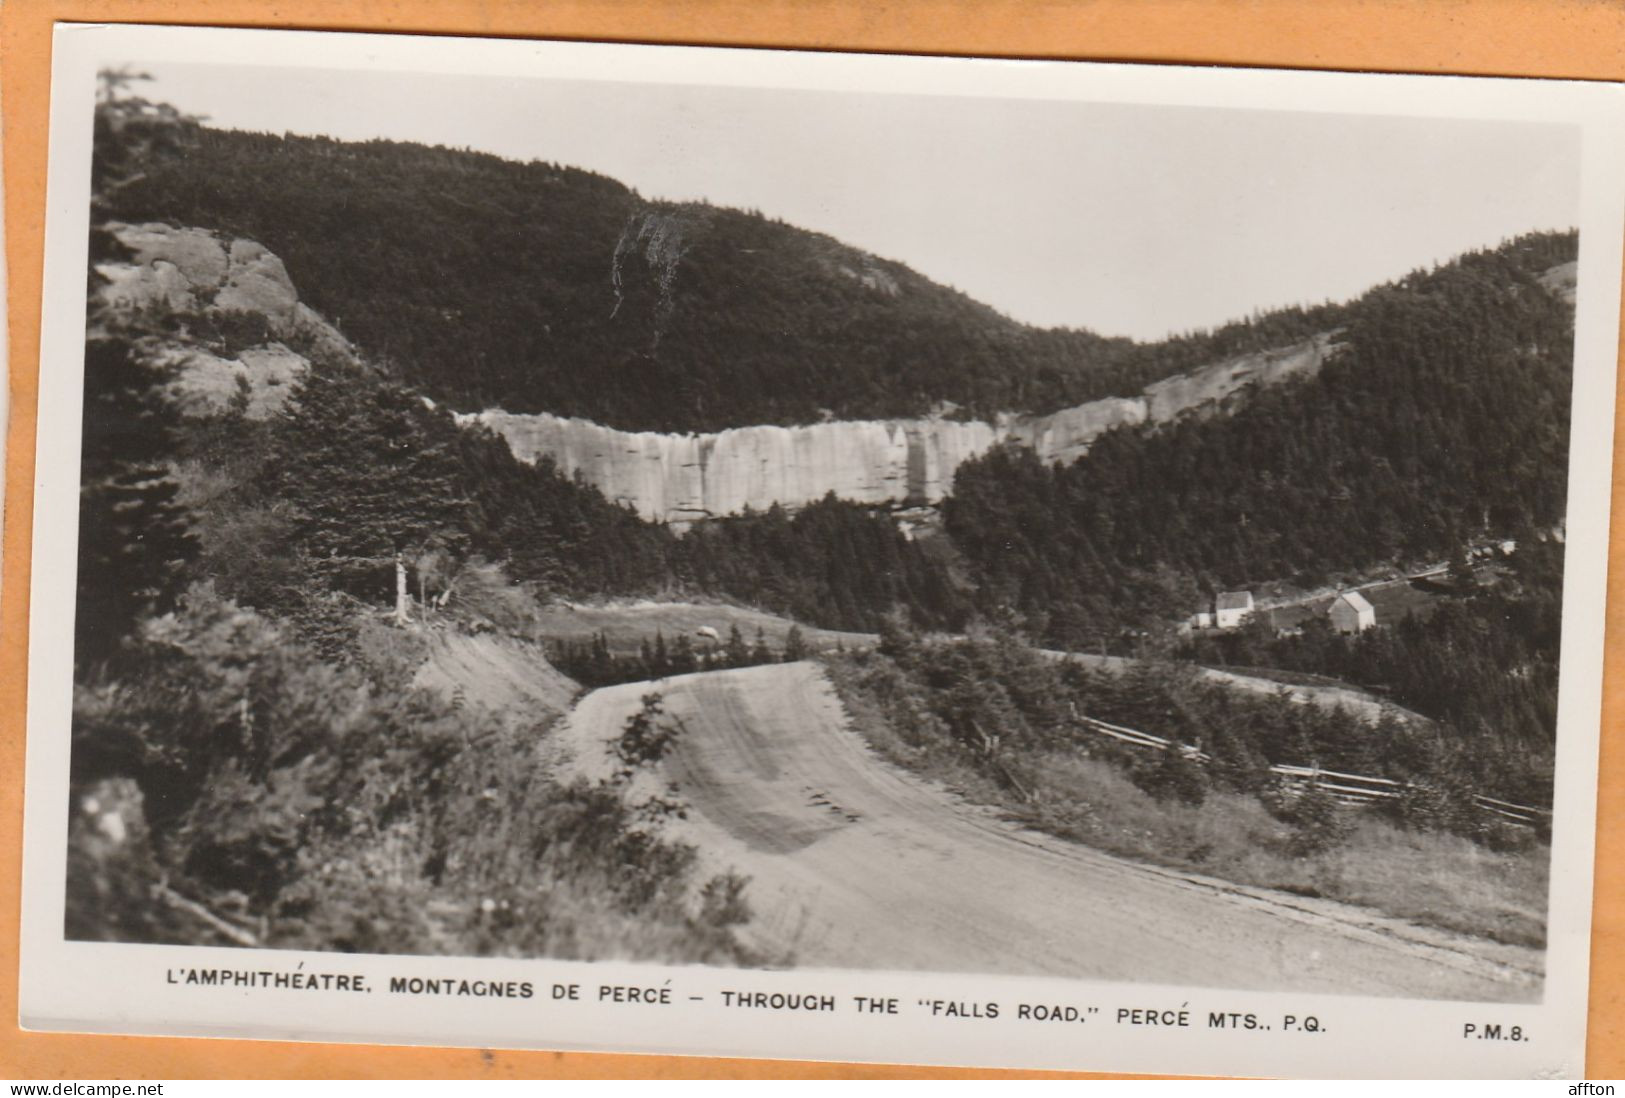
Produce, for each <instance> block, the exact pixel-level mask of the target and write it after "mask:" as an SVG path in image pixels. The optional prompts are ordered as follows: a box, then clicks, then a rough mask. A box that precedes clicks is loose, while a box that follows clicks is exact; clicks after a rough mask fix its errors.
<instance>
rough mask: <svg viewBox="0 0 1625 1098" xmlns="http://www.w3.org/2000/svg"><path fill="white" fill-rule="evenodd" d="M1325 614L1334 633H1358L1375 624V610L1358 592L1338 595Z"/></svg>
mask: <svg viewBox="0 0 1625 1098" xmlns="http://www.w3.org/2000/svg"><path fill="white" fill-rule="evenodd" d="M1327 614H1328V616H1329V617H1330V618H1331V619H1332V631H1333V632H1336V633H1359V632H1362V631H1363V630H1366V629H1370V628H1371V627H1372V626H1373V625H1376V624H1377V608H1376V607H1374V606H1372V605H1371V604H1370V603H1369V602H1367V601H1366V598H1365V596H1364V595H1362V594H1360V592H1358V591H1344V592H1343V593H1342V594H1341V595H1338V596H1337V598H1336V599H1335V600H1333V602H1332V607H1331V609H1330V610H1329V611H1327Z"/></svg>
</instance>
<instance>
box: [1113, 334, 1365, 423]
mask: <svg viewBox="0 0 1625 1098" xmlns="http://www.w3.org/2000/svg"><path fill="white" fill-rule="evenodd" d="M1334 334H1335V333H1324V334H1322V335H1318V336H1315V337H1314V338H1313V339H1309V340H1305V341H1304V342H1302V343H1295V344H1293V345H1292V346H1290V347H1281V348H1278V349H1276V350H1270V351H1263V352H1261V353H1259V354H1252V355H1241V356H1239V357H1237V358H1232V359H1227V360H1225V361H1224V362H1218V363H1215V364H1214V365H1212V366H1205V367H1203V368H1202V369H1199V370H1192V371H1191V372H1190V373H1188V374H1180V375H1178V376H1177V377H1170V378H1166V379H1164V380H1162V381H1158V382H1153V383H1152V384H1150V385H1147V386H1146V387H1145V398H1146V404H1147V413H1146V416H1147V419H1149V420H1150V421H1151V422H1152V423H1167V422H1168V421H1169V420H1172V419H1177V418H1178V417H1180V416H1182V415H1185V414H1187V413H1189V412H1193V411H1197V410H1200V409H1203V408H1205V407H1208V406H1218V405H1221V404H1223V402H1224V401H1225V400H1227V399H1228V398H1229V397H1231V396H1232V395H1234V394H1235V393H1237V392H1239V391H1240V390H1242V389H1244V388H1246V387H1247V386H1249V385H1275V384H1279V383H1280V382H1283V381H1286V380H1288V379H1289V378H1292V377H1296V376H1299V375H1306V374H1312V373H1314V372H1315V371H1317V370H1319V369H1320V366H1321V363H1323V362H1325V361H1326V357H1327V355H1329V354H1330V353H1331V352H1332V350H1333V349H1334V348H1335V345H1334V344H1333V342H1332V340H1333V336H1334Z"/></svg>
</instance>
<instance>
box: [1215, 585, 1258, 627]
mask: <svg viewBox="0 0 1625 1098" xmlns="http://www.w3.org/2000/svg"><path fill="white" fill-rule="evenodd" d="M1252 612H1253V593H1252V592H1251V591H1220V592H1219V597H1218V598H1217V599H1216V600H1214V603H1213V626H1214V628H1215V629H1235V628H1237V627H1238V626H1240V625H1241V623H1242V622H1243V621H1245V620H1246V619H1247V615H1248V614H1251V613H1252Z"/></svg>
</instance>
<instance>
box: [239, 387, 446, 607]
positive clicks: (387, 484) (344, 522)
mask: <svg viewBox="0 0 1625 1098" xmlns="http://www.w3.org/2000/svg"><path fill="white" fill-rule="evenodd" d="M432 414H434V413H432V412H430V411H429V410H428V409H427V408H426V407H425V406H424V405H422V404H421V402H419V401H418V399H417V398H416V397H414V396H413V395H412V394H410V393H409V392H407V391H405V390H402V389H399V388H396V387H393V386H388V385H383V384H378V383H376V382H373V381H372V380H371V379H368V378H365V377H361V376H359V375H350V374H343V373H337V372H335V373H321V372H316V371H312V372H310V373H307V374H306V375H305V376H304V377H303V378H302V379H301V380H300V382H299V383H298V385H297V387H296V388H295V389H294V392H293V395H292V399H291V400H290V401H289V402H288V406H287V408H286V409H285V410H284V412H283V414H282V417H281V419H280V421H279V422H278V423H277V425H276V433H275V443H274V444H275V451H276V460H275V461H274V463H273V466H272V472H271V477H272V480H273V485H272V487H273V491H274V492H275V494H277V495H279V496H280V497H281V498H283V499H285V500H286V501H287V502H288V503H289V505H290V506H291V508H292V510H293V513H294V516H295V521H294V527H295V531H296V536H297V538H298V540H299V544H300V548H301V549H302V551H303V553H304V555H305V557H306V559H307V560H308V561H309V563H310V566H311V568H312V570H313V572H314V573H316V576H317V577H318V578H320V579H321V580H323V581H325V582H326V583H329V584H332V585H333V586H336V587H339V588H341V589H347V590H350V591H351V593H352V594H356V595H358V596H360V597H363V598H366V597H373V598H376V597H377V595H378V594H380V593H382V591H383V590H387V583H388V581H387V580H386V579H385V578H384V577H385V576H386V575H389V574H390V573H391V572H392V573H393V575H394V578H395V581H396V587H395V597H396V612H397V615H399V616H404V614H405V606H404V599H405V590H404V589H405V584H404V576H405V573H406V568H407V563H408V561H409V560H411V559H413V558H414V557H416V556H417V555H419V554H422V553H425V552H426V551H428V550H431V549H433V550H435V551H436V552H438V553H442V554H445V555H446V556H449V557H450V558H452V559H456V558H458V557H460V555H461V554H462V552H463V551H464V550H465V548H466V546H467V541H468V537H467V532H466V527H467V524H468V521H469V517H470V516H469V505H468V501H467V500H466V499H465V497H464V495H463V491H462V485H461V476H460V473H461V469H460V466H459V463H458V455H457V453H456V452H455V450H454V448H453V447H452V446H451V445H450V444H448V442H447V440H445V439H444V438H436V437H435V434H434V433H432V432H431V431H430V430H428V429H427V426H428V425H427V423H426V420H427V418H428V417H429V416H430V415H432Z"/></svg>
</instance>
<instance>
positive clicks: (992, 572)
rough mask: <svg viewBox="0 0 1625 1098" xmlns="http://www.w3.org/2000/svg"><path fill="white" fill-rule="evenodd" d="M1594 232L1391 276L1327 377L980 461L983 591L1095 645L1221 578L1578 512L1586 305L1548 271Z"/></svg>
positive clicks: (1523, 529) (1312, 578)
mask: <svg viewBox="0 0 1625 1098" xmlns="http://www.w3.org/2000/svg"><path fill="white" fill-rule="evenodd" d="M1576 247H1577V240H1576V237H1575V236H1574V234H1566V235H1539V236H1530V237H1525V238H1521V239H1519V240H1517V241H1514V242H1511V243H1509V244H1507V245H1505V246H1503V247H1501V248H1499V249H1496V250H1493V251H1484V252H1477V253H1474V254H1470V255H1466V256H1463V257H1461V258H1460V259H1458V260H1456V261H1454V262H1452V263H1450V264H1448V265H1446V266H1443V267H1440V268H1438V269H1436V270H1432V271H1419V272H1416V273H1414V274H1412V275H1410V276H1408V277H1406V278H1404V279H1401V280H1400V281H1398V282H1396V283H1393V284H1390V285H1387V286H1383V287H1380V288H1378V289H1376V290H1373V291H1372V292H1370V293H1369V294H1367V295H1366V296H1365V297H1363V298H1361V299H1360V300H1359V301H1357V302H1355V303H1353V304H1351V305H1348V306H1345V307H1343V308H1342V309H1340V310H1339V313H1340V321H1341V325H1342V333H1341V335H1340V336H1339V339H1340V340H1341V341H1342V342H1343V343H1344V344H1345V346H1344V349H1343V350H1342V351H1341V352H1340V353H1339V354H1338V355H1336V356H1334V357H1333V358H1332V359H1331V360H1330V361H1329V362H1328V363H1327V364H1326V366H1325V367H1323V369H1322V370H1321V371H1320V372H1319V373H1318V374H1317V375H1315V376H1313V377H1310V378H1305V379H1301V380H1298V381H1294V382H1292V383H1289V384H1284V385H1280V386H1276V387H1273V388H1269V389H1264V390H1260V391H1258V392H1256V393H1254V394H1253V396H1252V398H1251V399H1250V400H1248V401H1247V402H1246V403H1245V404H1243V405H1242V406H1240V407H1239V408H1237V409H1236V410H1235V411H1234V412H1233V414H1229V415H1223V416H1213V417H1207V418H1200V417H1187V418H1185V419H1182V420H1179V421H1176V422H1175V423H1173V424H1171V425H1164V426H1160V427H1157V428H1155V429H1120V430H1117V431H1113V432H1110V433H1108V434H1106V435H1104V436H1102V437H1101V438H1100V439H1099V440H1098V441H1097V442H1096V443H1095V445H1094V447H1093V448H1092V449H1091V451H1090V453H1089V456H1088V458H1087V459H1085V460H1083V461H1079V462H1077V463H1075V464H1073V465H1070V466H1066V467H1061V466H1056V467H1053V468H1047V467H1045V466H1043V465H1042V464H1040V463H1039V462H1038V461H1037V460H1036V459H1035V458H1034V457H1033V456H1032V454H1031V452H1030V451H1025V450H1021V449H1012V448H1006V449H1002V450H999V451H995V452H993V453H990V454H989V455H987V456H986V457H984V458H982V459H979V460H976V461H971V462H968V463H966V464H965V465H963V466H961V467H960V470H959V473H958V476H957V478H956V480H955V485H954V494H953V497H952V498H951V499H950V500H949V501H947V502H946V504H945V505H944V516H945V519H946V526H947V529H948V531H949V533H950V534H951V536H952V537H953V540H954V543H955V544H956V545H957V546H958V548H959V549H960V551H961V552H963V553H964V554H965V556H966V557H967V558H969V560H970V561H971V563H972V565H973V567H974V569H975V571H976V572H977V574H978V576H979V578H980V580H981V583H982V598H983V600H984V603H986V604H990V605H1013V606H1015V607H1017V608H1019V609H1021V610H1023V611H1025V612H1027V613H1029V614H1033V615H1037V616H1040V617H1041V618H1042V619H1043V626H1042V628H1043V630H1044V632H1045V633H1046V634H1047V636H1048V637H1049V638H1050V639H1051V640H1053V641H1056V642H1059V643H1084V642H1087V641H1089V640H1091V639H1097V640H1098V639H1099V637H1100V636H1101V635H1102V633H1105V634H1108V635H1109V634H1113V633H1115V632H1116V631H1117V630H1118V629H1120V628H1121V627H1123V626H1143V625H1144V624H1145V623H1146V622H1147V621H1149V620H1152V619H1156V618H1169V617H1181V616H1183V615H1184V614H1188V613H1189V612H1190V611H1191V610H1192V609H1194V608H1196V606H1197V605H1198V604H1199V602H1200V600H1201V599H1202V598H1204V597H1208V596H1211V594H1212V593H1213V592H1214V591H1216V590H1219V589H1228V588H1238V587H1247V586H1249V585H1251V584H1256V583H1259V582H1262V581H1265V580H1271V579H1278V578H1296V579H1298V580H1299V581H1300V582H1302V583H1304V584H1305V585H1314V584H1318V583H1321V582H1324V581H1325V580H1326V579H1327V577H1328V576H1329V575H1331V574H1333V573H1336V572H1339V571H1358V570H1360V569H1365V568H1369V567H1371V566H1373V565H1378V564H1383V563H1393V562H1415V561H1423V560H1430V561H1431V560H1440V559H1444V558H1446V557H1449V556H1450V555H1452V554H1454V553H1455V552H1456V551H1458V550H1459V549H1460V548H1461V547H1462V546H1463V545H1464V544H1465V543H1466V542H1468V541H1469V540H1472V539H1475V538H1483V537H1486V536H1490V535H1494V536H1498V537H1519V536H1524V535H1530V534H1533V533H1535V532H1536V531H1544V530H1549V529H1551V528H1552V527H1554V526H1557V525H1559V524H1560V523H1561V522H1562V520H1563V508H1564V500H1565V494H1566V490H1567V479H1568V478H1567V458H1568V434H1569V432H1568V422H1569V415H1568V401H1569V393H1570V388H1571V384H1572V372H1573V339H1572V322H1573V315H1572V311H1571V308H1570V306H1569V305H1568V304H1566V303H1565V302H1564V301H1563V300H1562V299H1561V298H1560V297H1559V296H1557V295H1555V294H1553V293H1551V292H1549V291H1548V290H1547V289H1546V288H1545V287H1543V286H1542V285H1541V284H1540V283H1539V281H1538V279H1539V276H1540V275H1541V274H1542V273H1543V272H1545V271H1547V270H1549V269H1550V268H1552V267H1554V266H1556V265H1559V264H1562V263H1564V262H1567V261H1570V260H1572V259H1574V257H1575V252H1576Z"/></svg>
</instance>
